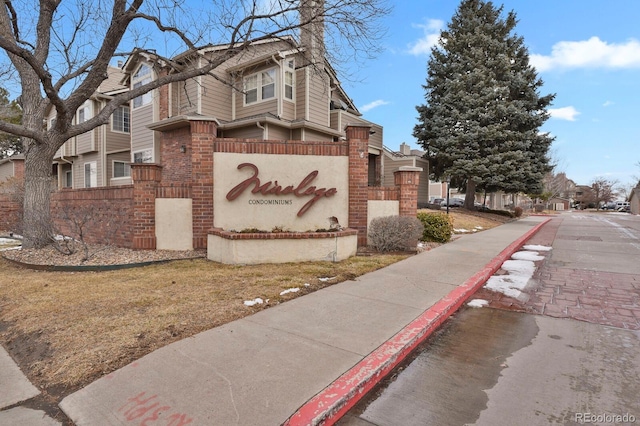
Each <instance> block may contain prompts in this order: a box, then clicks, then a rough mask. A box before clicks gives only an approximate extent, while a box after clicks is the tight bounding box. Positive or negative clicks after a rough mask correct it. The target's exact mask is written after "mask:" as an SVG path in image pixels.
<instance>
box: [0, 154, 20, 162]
mask: <svg viewBox="0 0 640 426" xmlns="http://www.w3.org/2000/svg"><path fill="white" fill-rule="evenodd" d="M16 160H18V161H24V154H14V155H12V156H11V157H7V158H3V159H1V160H0V164H5V163H10V162H12V161H16Z"/></svg>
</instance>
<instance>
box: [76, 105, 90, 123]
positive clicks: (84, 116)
mask: <svg viewBox="0 0 640 426" xmlns="http://www.w3.org/2000/svg"><path fill="white" fill-rule="evenodd" d="M90 118H91V101H87V102H85V103H84V104H82V106H81V107H80V108H78V124H79V123H84V122H85V121H87V120H88V119H90Z"/></svg>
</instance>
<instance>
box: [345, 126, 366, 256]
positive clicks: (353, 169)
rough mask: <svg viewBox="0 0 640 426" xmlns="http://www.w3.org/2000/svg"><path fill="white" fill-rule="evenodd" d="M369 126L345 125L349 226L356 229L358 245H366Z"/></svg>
mask: <svg viewBox="0 0 640 426" xmlns="http://www.w3.org/2000/svg"><path fill="white" fill-rule="evenodd" d="M370 129H371V128H370V127H369V126H347V128H346V133H347V143H348V144H349V228H353V229H357V230H358V246H359V247H361V246H366V245H367V210H368V209H367V202H368V193H369V189H368V182H369V130H370Z"/></svg>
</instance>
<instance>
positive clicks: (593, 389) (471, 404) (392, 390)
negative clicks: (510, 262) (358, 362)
mask: <svg viewBox="0 0 640 426" xmlns="http://www.w3.org/2000/svg"><path fill="white" fill-rule="evenodd" d="M527 245H544V246H553V250H551V251H549V252H540V255H542V256H544V257H545V258H544V259H543V260H541V261H537V262H535V263H536V267H537V269H536V272H535V274H534V276H533V278H532V279H531V280H530V281H529V283H528V284H527V287H526V288H525V289H524V291H523V296H524V297H519V298H518V299H515V298H511V297H507V296H505V295H503V294H501V293H496V292H493V291H490V290H487V289H484V288H483V289H481V290H479V291H478V292H477V293H476V294H475V295H474V296H472V298H471V299H485V300H487V301H489V306H490V308H494V309H488V308H482V309H471V308H464V309H463V310H462V311H461V312H459V313H458V314H456V315H455V316H454V317H452V319H451V320H449V321H448V322H447V323H445V326H444V327H443V329H442V330H441V331H440V332H439V333H438V334H437V335H435V336H433V337H432V338H431V339H430V340H429V341H428V342H427V343H426V344H425V345H424V346H423V348H422V350H421V351H418V353H417V354H416V355H415V360H414V361H413V362H410V363H408V364H405V365H404V366H403V367H401V369H400V370H399V371H396V372H395V374H394V375H393V376H392V377H391V378H390V379H387V381H386V382H385V383H384V384H383V385H382V386H381V387H380V388H379V389H378V390H377V391H376V393H374V394H373V395H371V396H370V397H368V398H367V399H365V400H364V401H362V402H361V403H360V404H358V405H357V406H356V407H355V408H354V409H353V410H351V411H350V412H349V413H348V414H347V415H346V416H345V417H344V418H343V419H342V420H341V422H340V423H339V425H341V426H364V425H378V426H387V425H466V424H476V425H527V426H528V425H538V424H539V425H547V424H585V423H592V424H625V423H627V424H629V423H634V422H640V401H639V400H638V398H637V395H640V333H639V332H638V330H640V320H639V319H640V306H639V305H640V303H639V298H640V262H638V259H640V217H637V216H631V215H620V214H602V213H594V214H584V213H579V212H576V213H565V214H562V215H559V216H558V217H556V218H554V219H552V220H551V221H550V222H548V223H547V224H546V225H545V226H544V227H543V228H542V229H541V230H540V231H539V232H538V233H537V234H536V235H534V236H533V237H532V238H531V239H530V240H529V241H527ZM505 273H506V272H505V271H502V270H498V272H497V274H505Z"/></svg>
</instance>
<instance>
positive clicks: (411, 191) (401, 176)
mask: <svg viewBox="0 0 640 426" xmlns="http://www.w3.org/2000/svg"><path fill="white" fill-rule="evenodd" d="M421 171H422V168H421V167H407V166H404V167H400V168H399V169H398V170H396V171H395V172H393V179H394V183H395V185H396V186H397V187H399V192H400V197H399V200H400V212H399V214H400V216H410V217H416V215H417V214H418V184H419V183H420V172H421Z"/></svg>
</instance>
